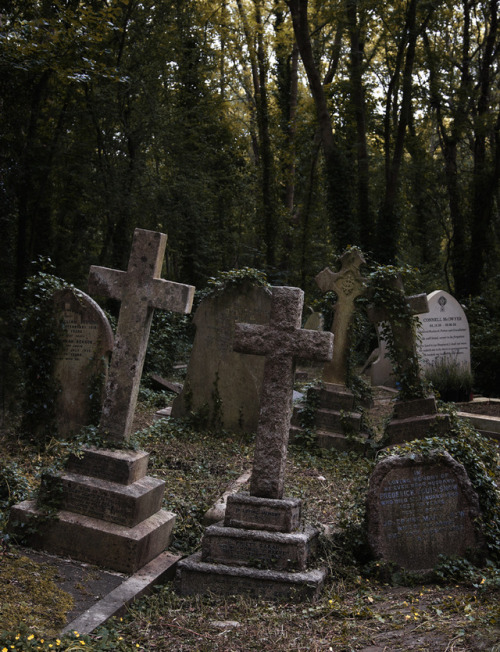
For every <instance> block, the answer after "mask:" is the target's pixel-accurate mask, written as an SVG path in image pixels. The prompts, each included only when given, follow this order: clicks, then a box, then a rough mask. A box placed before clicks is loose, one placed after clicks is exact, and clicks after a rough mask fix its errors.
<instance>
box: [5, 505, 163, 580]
mask: <svg viewBox="0 0 500 652" xmlns="http://www.w3.org/2000/svg"><path fill="white" fill-rule="evenodd" d="M174 523H175V515H174V514H172V513H171V512H167V511H165V510H161V511H159V512H156V514H153V516H150V517H149V518H148V519H146V520H145V521H143V522H142V523H139V524H138V525H136V526H135V527H133V528H128V527H124V526H122V525H117V524H116V523H107V522H105V521H102V520H99V519H96V518H90V517H89V516H83V515H81V514H75V513H73V512H67V511H59V512H57V516H56V517H55V518H46V517H45V516H44V515H43V512H41V511H40V510H39V509H37V507H36V505H35V503H34V501H28V500H26V501H24V502H22V503H19V504H18V505H15V506H14V507H13V508H12V509H11V511H10V518H9V531H10V532H12V533H13V534H17V535H19V536H22V537H23V541H25V542H26V543H27V544H28V545H29V546H31V547H33V548H37V549H42V550H46V551H48V552H51V553H54V554H56V555H64V556H68V557H71V558H73V559H78V560H79V561H85V562H88V563H90V564H96V565H97V566H101V567H103V568H109V569H110V570H115V571H118V572H121V573H127V574H129V573H135V571H137V570H138V569H139V568H141V567H142V566H144V565H145V564H147V563H148V562H149V561H151V560H152V559H154V558H155V557H156V556H157V555H159V554H160V553H161V552H163V551H164V549H165V548H166V547H167V546H168V544H169V543H170V539H171V536H172V530H173V527H174Z"/></svg>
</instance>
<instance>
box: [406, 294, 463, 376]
mask: <svg viewBox="0 0 500 652" xmlns="http://www.w3.org/2000/svg"><path fill="white" fill-rule="evenodd" d="M427 301H428V303H429V312H428V313H427V314H425V315H419V322H420V323H419V326H420V328H419V335H420V340H419V343H418V351H419V354H420V360H421V364H422V366H423V368H424V369H425V368H426V367H429V366H431V365H433V364H434V363H435V362H441V361H446V360H449V361H450V362H453V363H457V364H458V365H459V366H461V367H463V368H464V369H466V370H467V371H470V333H469V323H468V321H467V317H466V315H465V312H464V309H463V308H462V306H461V305H460V304H459V303H458V301H457V300H456V299H455V298H454V297H452V296H451V294H448V293H447V292H444V291H443V290H435V291H434V292H431V293H430V294H429V295H427Z"/></svg>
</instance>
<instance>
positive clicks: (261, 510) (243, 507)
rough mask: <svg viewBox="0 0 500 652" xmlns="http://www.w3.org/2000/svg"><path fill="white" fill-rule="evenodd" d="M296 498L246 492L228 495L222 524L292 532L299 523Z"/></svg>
mask: <svg viewBox="0 0 500 652" xmlns="http://www.w3.org/2000/svg"><path fill="white" fill-rule="evenodd" d="M301 505H302V501H301V500H300V499H298V498H282V499H279V500H278V499H274V498H260V497H257V496H250V495H249V494H247V493H239V494H233V495H232V496H228V499H227V505H226V513H225V518H224V525H225V526H226V527H232V528H244V529H249V530H268V531H269V532H293V531H294V530H297V528H298V527H299V524H300V513H301Z"/></svg>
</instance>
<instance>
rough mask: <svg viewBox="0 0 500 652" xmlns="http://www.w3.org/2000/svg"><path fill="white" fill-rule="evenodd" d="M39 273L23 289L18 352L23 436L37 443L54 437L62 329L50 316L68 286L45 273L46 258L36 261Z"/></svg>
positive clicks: (54, 318)
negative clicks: (56, 296)
mask: <svg viewBox="0 0 500 652" xmlns="http://www.w3.org/2000/svg"><path fill="white" fill-rule="evenodd" d="M39 264H40V266H41V270H40V271H39V272H38V273H37V274H35V275H34V276H32V277H30V278H29V279H28V281H27V283H26V286H25V288H24V297H23V319H22V330H21V337H20V342H19V352H20V356H21V360H22V363H23V369H24V375H25V382H24V402H23V425H22V429H23V436H24V437H27V438H30V437H36V438H38V439H40V441H41V442H43V441H45V440H47V439H49V438H51V437H52V436H54V434H55V425H54V419H55V403H56V397H57V394H58V392H59V391H60V388H59V387H58V386H57V383H56V381H55V380H54V365H55V358H56V355H57V352H58V351H59V350H60V347H61V335H62V326H61V324H60V322H59V320H58V319H57V318H56V316H55V315H54V309H53V303H52V298H53V295H54V292H55V291H56V290H60V289H62V288H65V287H68V284H67V283H65V282H64V281H63V280H62V279H60V278H58V277H57V276H54V275H53V274H50V273H48V272H47V271H45V270H46V269H50V268H51V261H50V259H40V261H39Z"/></svg>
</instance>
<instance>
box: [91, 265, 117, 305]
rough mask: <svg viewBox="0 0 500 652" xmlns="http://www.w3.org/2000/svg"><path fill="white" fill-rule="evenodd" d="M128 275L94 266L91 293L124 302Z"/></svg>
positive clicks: (92, 267)
mask: <svg viewBox="0 0 500 652" xmlns="http://www.w3.org/2000/svg"><path fill="white" fill-rule="evenodd" d="M126 275H127V273H126V272H121V271H119V270H116V269H109V268H108V267H97V266H96V265H92V266H91V268H90V274H89V284H88V287H89V292H90V294H97V295H101V296H104V297H111V298H112V299H118V300H120V301H121V300H122V298H123V291H124V286H125V277H126Z"/></svg>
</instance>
